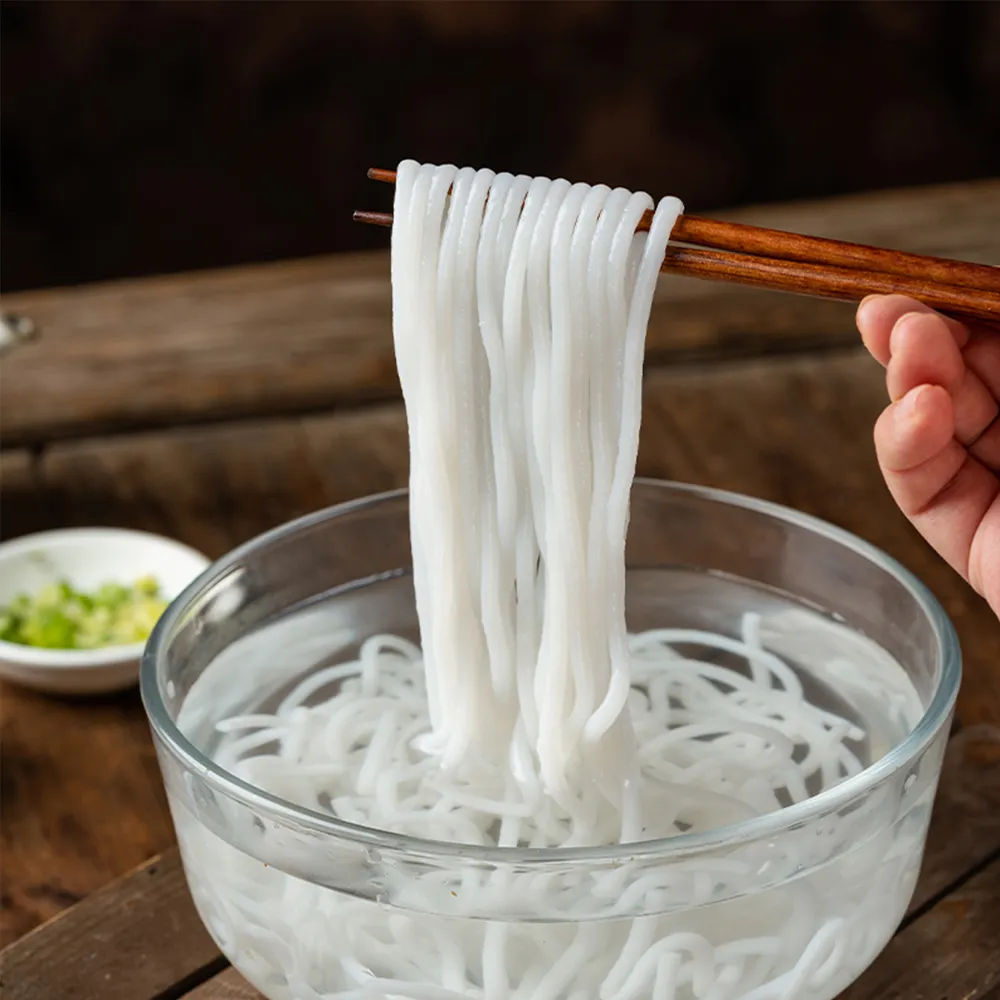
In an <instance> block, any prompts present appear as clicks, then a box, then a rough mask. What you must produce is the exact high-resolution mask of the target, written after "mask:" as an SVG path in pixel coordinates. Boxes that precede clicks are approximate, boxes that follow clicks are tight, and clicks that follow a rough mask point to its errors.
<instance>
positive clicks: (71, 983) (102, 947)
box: [0, 849, 225, 1000]
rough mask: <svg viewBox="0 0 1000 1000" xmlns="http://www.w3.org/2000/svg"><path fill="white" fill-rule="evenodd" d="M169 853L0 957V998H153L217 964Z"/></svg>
mask: <svg viewBox="0 0 1000 1000" xmlns="http://www.w3.org/2000/svg"><path fill="white" fill-rule="evenodd" d="M224 964H225V963H224V960H223V959H222V958H221V956H220V955H219V952H218V949H217V948H216V947H215V944H214V942H213V941H212V939H211V938H210V937H209V936H208V933H207V932H206V931H205V929H204V928H203V926H202V924H201V921H200V920H199V919H198V914H197V912H196V911H195V908H194V903H193V902H192V901H191V896H190V894H189V893H188V890H187V884H186V883H185V881H184V875H183V872H182V871H181V865H180V858H179V855H178V854H177V851H176V849H174V850H171V851H170V852H169V853H168V854H166V855H164V856H162V857H155V858H152V859H151V860H150V861H148V862H147V863H146V864H144V865H143V866H142V867H141V868H139V869H138V870H137V871H134V872H131V873H130V874H129V875H127V876H126V877H124V878H122V879H119V880H118V881H116V882H113V883H111V885H108V886H106V887H105V888H103V889H101V890H100V891H99V892H95V893H94V894H93V895H92V896H90V897H89V898H88V899H86V900H84V901H83V902H82V903H78V904H77V905H76V906H74V907H73V909H72V910H70V911H68V912H67V913H65V914H63V915H62V916H60V917H57V918H56V919H55V920H52V921H51V922H49V923H48V924H46V925H45V926H43V927H39V928H38V929H37V930H36V931H34V932H33V933H31V934H28V935H27V936H26V937H23V938H22V939H21V940H20V941H18V942H17V943H16V944H13V945H11V946H10V947H9V948H7V949H5V950H4V951H3V952H0V993H2V994H3V996H4V1000H154V998H158V997H167V996H179V995H181V994H182V993H183V992H184V991H185V989H186V988H187V987H186V984H188V983H194V982H199V981H201V980H203V979H204V978H205V977H206V976H210V975H212V974H213V973H215V972H217V971H218V970H219V969H220V968H222V967H223V966H224Z"/></svg>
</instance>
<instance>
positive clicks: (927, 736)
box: [139, 477, 962, 868]
mask: <svg viewBox="0 0 1000 1000" xmlns="http://www.w3.org/2000/svg"><path fill="white" fill-rule="evenodd" d="M635 487H641V488H643V489H648V488H653V489H657V490H670V491H673V492H675V493H683V494H688V495H692V496H696V497H699V498H700V499H704V500H707V501H710V502H714V503H721V504H725V505H729V506H736V507H742V508H745V509H749V510H752V511H755V512H757V513H760V514H764V515H766V516H769V517H771V518H774V519H776V520H781V521H785V522H790V523H792V524H794V525H796V526H798V527H801V528H805V529H807V530H810V531H812V532H814V533H816V534H818V535H821V536H824V537H826V538H828V539H830V540H831V541H834V542H838V543H840V544H841V545H843V546H845V547H847V548H850V549H852V550H854V551H855V552H857V553H858V554H859V555H861V556H863V557H865V558H867V559H869V560H870V561H871V562H874V563H876V564H877V565H879V566H880V567H881V568H882V569H884V570H886V571H887V572H889V573H890V574H892V575H893V576H894V577H895V578H896V579H897V580H898V581H899V582H900V583H902V584H903V585H904V586H905V587H906V588H907V589H908V590H909V591H910V593H911V594H912V596H913V598H914V599H915V601H916V603H917V604H918V606H919V607H920V608H921V610H922V611H923V613H924V614H925V615H926V616H927V618H928V620H929V622H930V624H931V627H932V629H933V631H934V634H935V637H936V639H937V644H938V649H939V651H940V655H941V661H942V669H941V676H940V680H939V682H938V684H937V686H936V687H935V689H934V691H933V693H932V695H931V698H930V701H929V702H928V704H927V707H926V709H925V710H924V713H923V715H921V717H920V720H919V721H918V722H917V724H916V726H914V728H913V730H912V731H911V732H910V733H909V735H908V736H907V737H906V738H905V739H904V740H902V741H901V742H899V743H897V744H896V745H895V746H893V747H892V749H891V750H889V751H888V752H887V753H886V754H884V755H883V756H882V757H880V758H879V759H878V760H877V761H875V763H873V764H870V765H869V766H868V767H866V768H865V769H864V770H862V771H860V772H859V773H858V774H856V775H853V776H851V777H849V778H846V779H844V781H842V782H841V783H840V784H838V785H835V786H834V787H833V788H829V789H826V790H825V791H822V792H820V793H819V794H818V795H815V796H812V797H811V798H808V799H805V800H803V801H802V802H798V803H794V804H793V805H790V806H787V807H785V808H783V809H778V810H776V811H774V812H770V813H765V814H763V815H761V816H756V817H754V818H752V819H749V820H741V821H738V822H735V823H730V824H727V825H725V826H719V827H714V828H712V829H709V830H703V831H699V832H696V833H681V834H677V835H676V836H672V837H662V838H658V839H655V840H647V841H639V842H635V843H626V844H609V845H603V846H600V847H545V848H531V847H523V848H522V847H484V846H480V845H473V844H456V843H451V842H448V841H440V840H431V839H426V838H422V837H415V836H411V835H409V834H402V833H392V832H389V831H385V830H380V829H378V828H376V827H368V826H362V825H360V824H357V823H351V822H348V821H346V820H341V819H338V818H336V817H334V816H331V815H330V814H329V813H322V812H319V811H318V810H314V809H309V808H307V807H305V806H299V805H295V804H294V803H291V802H288V801H287V800H285V799H282V798H280V797H279V796H276V795H272V794H271V793H269V792H265V791H262V790H261V789H259V788H257V787H256V786H254V785H252V784H250V783H249V782H247V781H244V780H243V779H241V778H238V777H237V776H236V775H234V774H232V773H231V772H230V771H228V770H226V769H225V768H223V767H221V766H220V765H218V764H217V763H216V762H215V761H214V760H212V759H211V758H210V757H208V756H207V755H206V754H204V753H203V752H202V751H201V750H199V749H198V748H197V747H196V746H195V745H194V744H193V743H192V742H191V741H190V740H189V739H188V738H187V737H186V736H185V735H184V734H183V733H182V732H181V731H180V729H179V728H178V727H177V725H176V724H175V722H174V720H173V719H172V718H171V717H170V715H169V713H168V711H167V707H166V703H165V702H164V700H163V696H162V694H161V692H160V688H159V684H158V682H157V664H158V661H159V658H160V649H161V647H162V646H164V645H165V644H166V641H167V639H168V638H169V636H170V635H171V634H172V633H173V631H174V628H175V626H176V625H177V624H178V622H179V621H180V620H182V619H183V618H184V616H186V615H187V614H188V609H189V607H190V605H191V603H192V601H193V600H194V599H195V598H196V597H198V596H199V595H200V594H201V593H202V592H204V591H207V590H208V589H209V588H210V587H211V586H213V585H214V584H215V583H216V582H217V581H218V580H220V579H222V578H223V577H224V576H225V575H226V574H227V573H229V572H230V571H231V570H232V569H233V568H234V566H235V565H237V564H238V563H239V562H240V561H241V560H242V559H243V558H244V557H245V556H247V555H249V554H251V553H254V552H256V551H259V550H261V549H264V548H266V547H267V546H269V545H273V544H275V543H277V542H280V541H281V540H282V539H283V538H286V537H287V536H289V535H292V534H296V533H298V532H301V531H305V530H309V529H310V528H313V527H315V526H316V525H318V524H322V523H324V522H326V521H329V520H334V519H336V518H338V517H341V516H343V515H345V514H349V513H353V512H356V511H359V510H363V509H365V508H370V507H374V506H376V505H378V504H382V503H387V502H391V501H398V500H400V499H405V498H406V497H407V496H408V492H409V491H408V490H406V489H398V490H391V491H387V492H383V493H377V494H373V495H370V496H366V497H361V498H359V499H356V500H350V501H347V502H346V503H341V504H336V505H334V506H331V507H326V508H324V509H322V510H319V511H315V512H313V513H311V514H307V515H305V516H303V517H299V518H296V519H295V520H292V521H288V522H286V523H285V524H282V525H279V526H278V527H276V528H272V529H271V530H269V531H267V532H264V533H263V534H261V535H258V536H257V537H256V538H253V539H251V540H250V541H248V542H245V543H243V544H242V545H240V546H238V547H237V548H235V549H233V550H232V551H231V552H229V553H228V554H227V555H225V556H223V557H222V558H221V559H218V560H217V561H216V562H214V563H212V565H211V566H209V567H208V568H207V569H206V570H205V571H204V572H203V573H202V574H201V575H200V576H199V577H198V578H197V579H196V580H194V581H193V582H192V583H191V584H190V585H189V586H188V587H187V588H186V589H185V590H184V591H183V592H182V593H181V594H179V595H178V597H177V598H175V600H174V601H173V603H172V604H171V605H170V607H169V608H168V609H167V610H166V612H164V614H163V615H162V616H161V618H160V620H159V621H158V622H157V624H156V627H155V628H154V629H153V632H152V634H151V635H150V637H149V640H148V641H147V644H146V648H145V651H144V652H143V655H142V660H141V664H140V668H139V689H140V692H141V696H142V702H143V706H144V707H145V709H146V714H147V715H148V717H149V721H150V725H151V727H152V730H153V733H154V735H155V736H156V737H157V738H158V739H159V740H161V741H163V743H164V744H165V745H166V747H167V748H168V749H169V751H170V752H171V753H172V754H173V755H174V756H175V757H177V758H179V759H180V761H181V762H182V764H183V766H184V767H186V768H187V769H188V771H189V772H193V773H195V774H197V775H198V776H199V778H201V779H202V780H204V781H206V782H207V783H208V784H210V785H211V786H212V787H213V788H215V789H216V790H218V791H219V792H221V793H222V794H224V795H226V796H227V797H230V798H233V799H235V800H237V801H238V802H240V803H242V804H243V805H246V806H247V807H249V808H251V809H258V810H261V811H263V812H265V813H267V814H269V816H270V817H271V818H272V819H273V820H281V821H284V822H287V823H290V824H294V825H295V826H297V827H299V828H300V829H301V828H305V829H308V830H309V831H310V832H311V833H315V834H318V835H321V836H328V837H334V838H339V839H341V840H348V841H351V842H353V843H355V844H359V845H361V846H364V847H366V848H374V849H376V850H379V851H389V852H396V853H399V854H405V855H407V856H409V857H411V858H420V859H426V860H429V861H434V860H436V861H439V862H442V861H451V862H455V861H458V862H460V863H463V864H464V863H468V864H473V865H495V866H509V865H517V866H525V865H526V866H532V867H534V868H538V867H544V866H565V865H567V864H573V863H591V864H592V863H616V862H620V861H621V858H622V855H627V857H628V859H629V860H630V861H641V860H644V859H645V860H649V859H657V860H666V859H671V860H673V859H680V858H684V857H690V856H691V855H694V854H702V853H706V852H709V851H714V850H719V849H723V850H725V849H731V848H734V847H736V846H739V845H740V844H744V843H747V842H750V841H755V840H759V839H763V838H766V837H770V836H775V835H779V834H782V833H785V832H786V831H789V830H790V829H793V828H797V827H801V826H802V825H803V824H805V823H807V822H809V821H810V820H811V819H814V818H816V817H819V816H823V815H827V814H829V813H830V812H833V811H835V810H837V809H840V808H843V807H844V806H846V805H849V804H851V803H853V802H854V801H856V800H857V799H858V798H860V797H861V796H862V795H864V794H866V793H868V792H871V791H872V790H874V789H875V788H877V787H879V786H880V785H882V784H883V783H884V782H886V781H887V780H888V779H890V778H891V777H892V776H893V775H894V774H896V773H897V772H898V771H900V770H901V769H903V768H905V767H907V766H908V765H909V764H910V763H911V762H912V761H913V760H914V759H915V758H916V757H917V756H918V755H919V754H920V753H922V752H923V751H924V750H925V749H926V748H927V747H928V746H929V745H930V744H931V743H932V742H933V740H934V739H935V737H936V736H937V735H938V734H939V733H940V731H941V730H942V728H943V727H944V726H946V725H947V724H948V721H949V719H950V717H951V713H952V711H953V709H954V706H955V701H956V698H957V696H958V688H959V684H960V682H961V674H962V655H961V647H960V645H959V640H958V635H957V633H956V632H955V628H954V625H953V624H952V622H951V620H950V619H949V618H948V615H947V614H946V613H945V611H944V608H943V607H942V606H941V604H940V603H939V602H938V600H937V598H935V597H934V595H933V594H932V593H931V591H930V590H929V589H928V588H927V587H926V586H925V585H924V584H923V583H921V582H920V580H919V579H917V577H915V576H914V575H913V574H912V573H911V572H910V571H909V570H908V569H906V568H905V567H904V566H903V565H902V564H901V563H899V562H898V561H897V560H895V559H893V558H892V557H891V556H889V555H887V554H886V553H884V552H883V551H882V550H881V549H879V548H877V547H876V546H874V545H872V544H871V543H869V542H866V541H864V540H863V539H861V538H859V537H857V536H856V535H854V534H852V533H851V532H849V531H845V530H844V529H843V528H838V527H837V526H835V525H833V524H830V523H829V522H827V521H824V520H822V519H821V518H818V517H814V516H812V515H811V514H804V513H802V512H801V511H797V510H795V509H793V508H791V507H786V506H784V505H782V504H777V503H773V502H771V501H768V500H760V499H757V498H756V497H750V496H746V495H744V494H741V493H733V492H730V491H727V490H719V489H714V488H712V487H705V486H699V485H696V484H691V483H681V482H675V481H667V480H658V479H651V478H644V477H636V479H635V480H634V483H633V489H634V488H635Z"/></svg>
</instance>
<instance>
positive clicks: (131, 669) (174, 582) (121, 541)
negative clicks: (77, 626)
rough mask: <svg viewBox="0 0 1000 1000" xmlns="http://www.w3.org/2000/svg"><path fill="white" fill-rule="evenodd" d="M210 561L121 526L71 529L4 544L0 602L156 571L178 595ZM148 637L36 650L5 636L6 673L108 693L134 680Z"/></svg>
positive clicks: (1, 663)
mask: <svg viewBox="0 0 1000 1000" xmlns="http://www.w3.org/2000/svg"><path fill="white" fill-rule="evenodd" d="M209 562H210V560H209V559H208V558H207V557H205V556H203V555H202V554H201V553H200V552H196V551H195V550H194V549H192V548H189V547H188V546H186V545H182V544H181V543H180V542H175V541H173V540H172V539H170V538H162V537H161V536H159V535H151V534H148V533H147V532H144V531H128V530H126V529H123V528H65V529H61V530H58V531H42V532H38V533H37V534H34V535H24V536H22V537H20V538H14V539H12V540H11V541H9V542H4V543H2V544H0V607H2V606H3V605H5V604H7V603H8V602H9V601H10V600H12V599H13V598H14V597H15V595H17V594H18V593H21V592H27V593H31V594H33V593H36V592H37V591H38V590H39V589H40V588H42V587H43V586H45V584H47V583H52V582H53V581H55V580H68V581H69V583H70V584H71V585H72V586H73V587H75V588H78V589H81V590H93V589H95V588H97V587H98V586H100V585H101V584H102V583H106V582H108V581H113V582H116V583H118V582H120V583H132V582H134V581H135V580H137V579H138V578H139V577H142V576H146V575H150V576H154V577H155V578H156V579H157V581H159V583H160V587H161V589H162V592H163V594H164V596H165V597H166V598H167V599H168V600H173V598H175V597H176V596H177V595H178V594H179V593H180V592H181V591H182V590H183V589H184V588H185V587H186V586H187V585H188V584H189V583H191V581H192V580H194V579H195V577H197V576H198V575H199V574H200V573H201V572H202V570H204V569H205V568H206V567H207V566H208V565H209ZM144 646H145V643H142V642H136V643H132V644H130V645H127V646H108V647H106V648H104V649H87V650H76V649H37V648H35V647H32V646H22V645H20V644H18V643H13V642H3V641H2V640H0V677H2V678H4V679H5V680H8V681H11V682H13V683H16V684H21V685H23V686H24V687H30V688H34V689H35V690H38V691H48V692H52V693H58V694H105V693H108V692H111V691H120V690H123V689H124V688H127V687H130V686H131V685H133V684H135V683H136V681H137V680H138V677H139V657H140V656H142V650H143V647H144Z"/></svg>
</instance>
